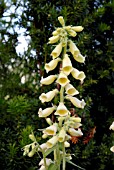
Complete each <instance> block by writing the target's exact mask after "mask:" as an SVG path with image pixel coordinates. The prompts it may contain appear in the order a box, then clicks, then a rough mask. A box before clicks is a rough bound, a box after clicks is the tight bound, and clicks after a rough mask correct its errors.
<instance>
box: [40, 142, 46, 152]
mask: <svg viewBox="0 0 114 170" xmlns="http://www.w3.org/2000/svg"><path fill="white" fill-rule="evenodd" d="M42 150H43V151H46V150H47V145H46V143H43V144H41V145H40V148H38V151H42Z"/></svg>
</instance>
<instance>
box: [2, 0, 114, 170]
mask: <svg viewBox="0 0 114 170" xmlns="http://www.w3.org/2000/svg"><path fill="white" fill-rule="evenodd" d="M58 16H63V17H64V19H65V21H66V25H73V26H79V25H80V26H83V27H84V30H83V31H82V32H80V33H78V34H77V36H76V37H73V38H72V40H73V41H74V42H75V43H76V45H77V47H78V48H79V49H80V51H81V54H82V55H83V56H86V61H85V64H78V63H77V62H75V60H74V59H73V57H72V63H73V66H74V67H75V68H78V69H79V70H82V71H84V72H85V74H86V79H85V81H84V83H83V84H82V85H81V84H79V82H76V81H75V80H74V79H72V78H70V79H71V81H72V84H73V85H74V86H75V87H76V88H77V89H78V91H79V92H80V94H79V98H84V100H85V101H86V103H87V105H86V107H85V109H84V110H80V109H77V108H75V113H76V114H77V115H78V116H80V117H81V118H82V124H83V126H82V131H83V133H84V135H83V137H81V138H73V139H72V140H71V141H70V144H71V147H70V148H69V149H68V152H69V153H73V162H74V163H76V164H77V165H79V166H81V167H83V168H85V169H86V170H88V169H92V170H113V169H114V155H113V154H114V153H113V152H111V151H110V147H111V146H112V145H114V132H113V131H111V130H109V127H110V125H111V124H112V122H113V121H114V60H113V59H114V1H113V0H72V1H69V0H58V1H56V0H21V1H20V0H1V1H0V168H1V170H22V169H25V170H36V169H38V162H39V160H40V158H39V155H37V154H35V155H34V156H33V157H32V158H29V157H27V156H23V151H22V148H23V146H25V145H27V144H29V143H31V140H30V139H29V137H28V135H29V134H30V133H31V131H33V132H34V134H35V135H36V136H37V140H38V142H39V143H43V142H44V139H43V140H42V138H41V136H42V133H41V132H40V131H38V129H39V128H40V129H41V128H43V127H45V126H47V125H46V122H45V120H43V119H39V118H38V114H37V113H38V109H39V108H40V107H42V108H45V107H46V105H45V104H42V103H41V101H39V95H40V94H41V93H42V92H44V91H45V92H46V91H49V90H50V89H52V88H53V86H54V85H53V84H52V85H50V86H49V87H47V86H46V87H45V86H42V87H41V86H40V79H41V77H42V76H44V77H45V76H47V74H46V73H45V71H44V64H45V63H46V62H49V61H50V60H51V56H50V53H51V51H52V49H53V46H52V45H49V44H47V42H48V38H49V37H51V36H52V32H53V31H54V30H55V28H56V27H59V26H60V24H59V22H58V19H57V17H58ZM57 70H58V68H57V69H55V70H54V71H52V72H51V73H53V74H55V73H57ZM51 73H49V74H51ZM53 102H54V103H55V104H56V103H57V102H58V99H57V98H55V99H54V101H53ZM70 107H72V106H70ZM69 168H70V170H78V169H79V168H76V167H73V166H71V165H67V169H69Z"/></svg>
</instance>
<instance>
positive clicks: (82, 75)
mask: <svg viewBox="0 0 114 170" xmlns="http://www.w3.org/2000/svg"><path fill="white" fill-rule="evenodd" d="M71 74H72V76H73V77H74V78H75V79H76V80H80V81H81V83H83V81H84V79H85V77H86V76H85V73H84V72H83V71H79V70H77V69H76V68H73V70H72V71H71Z"/></svg>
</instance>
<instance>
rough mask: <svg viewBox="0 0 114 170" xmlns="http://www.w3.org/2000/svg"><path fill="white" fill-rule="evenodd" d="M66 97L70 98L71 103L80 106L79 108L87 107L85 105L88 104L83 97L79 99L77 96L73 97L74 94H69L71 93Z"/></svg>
mask: <svg viewBox="0 0 114 170" xmlns="http://www.w3.org/2000/svg"><path fill="white" fill-rule="evenodd" d="M65 98H66V99H68V100H70V101H71V103H72V104H73V105H74V106H76V107H78V108H82V109H83V108H84V107H85V105H86V103H85V101H84V100H83V99H82V100H79V99H77V98H76V97H72V96H69V95H67V96H66V97H65Z"/></svg>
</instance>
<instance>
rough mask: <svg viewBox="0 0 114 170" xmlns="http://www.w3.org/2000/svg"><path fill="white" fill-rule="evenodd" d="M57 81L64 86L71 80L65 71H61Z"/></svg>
mask: <svg viewBox="0 0 114 170" xmlns="http://www.w3.org/2000/svg"><path fill="white" fill-rule="evenodd" d="M56 82H57V83H59V84H60V85H61V86H62V87H64V86H66V84H67V83H69V82H70V80H69V79H68V78H67V75H66V74H65V73H64V72H63V71H61V72H60V74H59V76H58V79H57V81H56Z"/></svg>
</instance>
